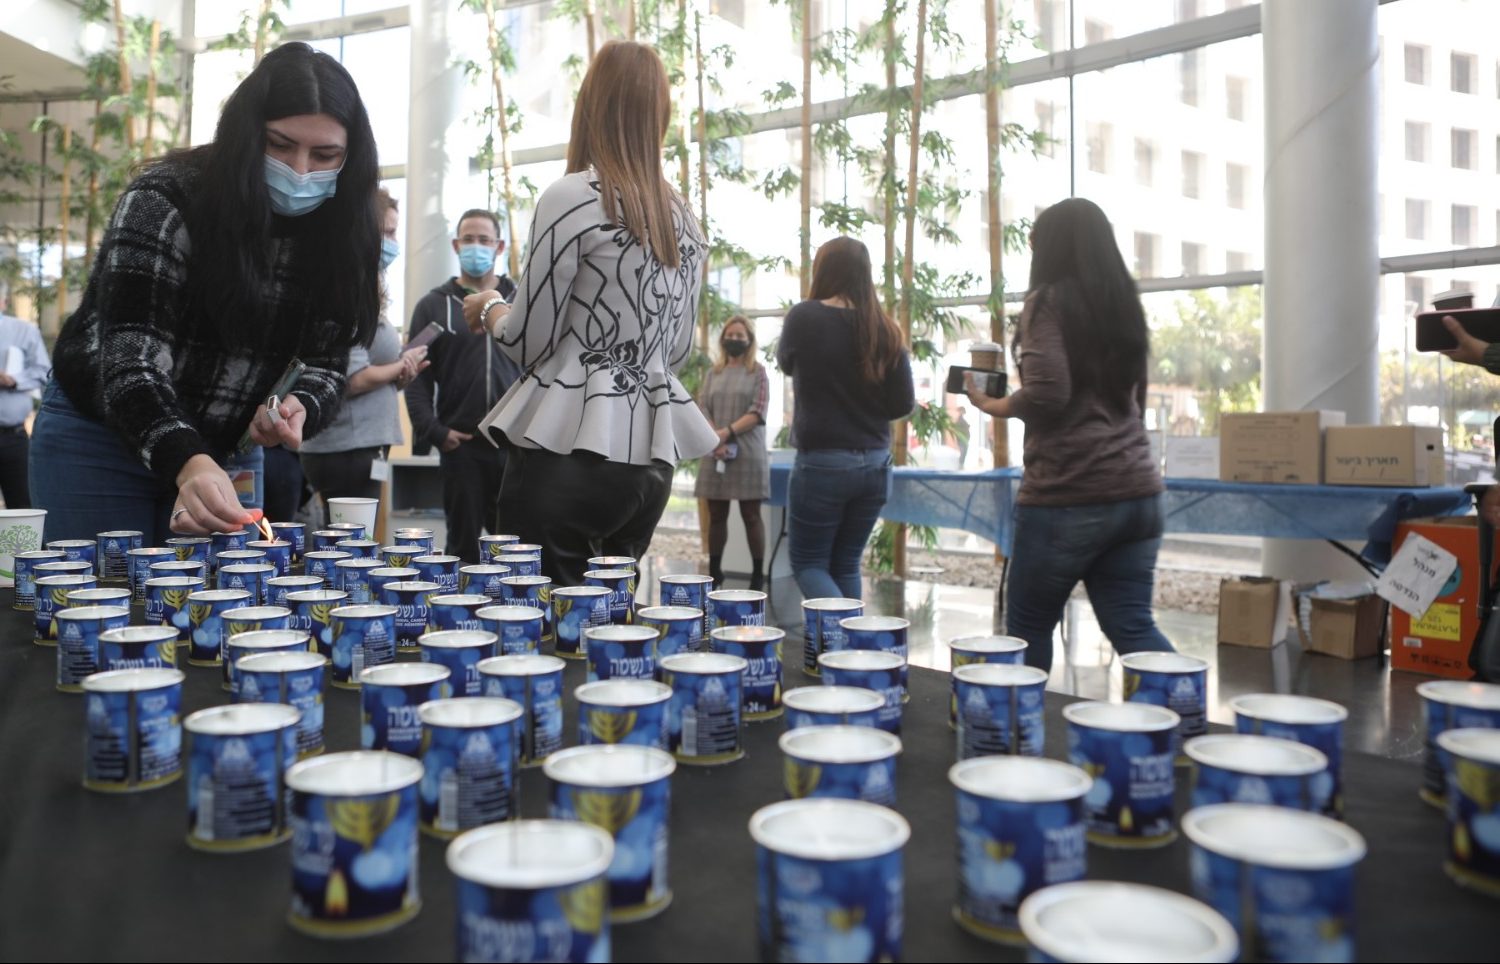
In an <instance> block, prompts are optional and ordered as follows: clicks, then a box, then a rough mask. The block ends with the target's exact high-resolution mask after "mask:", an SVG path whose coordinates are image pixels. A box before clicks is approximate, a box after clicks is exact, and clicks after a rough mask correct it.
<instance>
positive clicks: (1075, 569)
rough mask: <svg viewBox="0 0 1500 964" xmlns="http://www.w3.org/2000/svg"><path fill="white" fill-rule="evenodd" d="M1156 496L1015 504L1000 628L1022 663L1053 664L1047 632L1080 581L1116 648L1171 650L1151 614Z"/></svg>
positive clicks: (1158, 522) (1157, 539) (1157, 534)
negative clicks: (1017, 646)
mask: <svg viewBox="0 0 1500 964" xmlns="http://www.w3.org/2000/svg"><path fill="white" fill-rule="evenodd" d="M1161 533H1162V511H1161V496H1159V495H1153V496H1148V497H1146V498H1143V499H1128V500H1126V501H1124V502H1101V503H1094V504H1091V505H1074V506H1036V505H1019V506H1016V535H1015V543H1014V545H1013V547H1012V548H1011V555H1010V566H1009V576H1008V577H1007V580H1006V586H1005V605H1006V610H1005V631H1006V632H1007V633H1009V634H1010V635H1012V636H1019V637H1021V638H1022V639H1024V640H1026V663H1027V665H1029V666H1038V667H1040V668H1042V669H1045V670H1051V668H1052V633H1053V630H1055V629H1056V628H1057V623H1058V621H1059V620H1060V619H1062V614H1063V608H1064V607H1065V606H1066V605H1067V603H1068V597H1069V596H1070V595H1071V594H1072V592H1073V587H1074V586H1076V585H1078V583H1080V582H1082V583H1083V585H1084V588H1085V589H1087V590H1088V594H1089V602H1090V603H1091V604H1092V605H1093V607H1094V614H1095V615H1096V616H1097V617H1098V618H1099V627H1100V628H1101V629H1103V630H1104V635H1105V636H1108V637H1109V641H1110V642H1111V643H1112V644H1114V647H1115V651H1116V652H1118V653H1121V654H1125V653H1138V652H1143V651H1148V650H1158V651H1164V652H1171V651H1172V644H1171V643H1170V642H1168V641H1167V638H1166V637H1165V636H1163V635H1162V634H1161V631H1160V630H1158V629H1157V628H1156V620H1155V619H1154V618H1153V616H1152V615H1151V588H1152V584H1153V582H1154V581H1155V578H1156V552H1157V550H1158V549H1159V548H1161Z"/></svg>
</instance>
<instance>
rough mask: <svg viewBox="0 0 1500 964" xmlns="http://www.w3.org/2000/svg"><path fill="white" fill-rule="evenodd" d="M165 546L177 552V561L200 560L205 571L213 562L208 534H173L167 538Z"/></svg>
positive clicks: (211, 546) (210, 540)
mask: <svg viewBox="0 0 1500 964" xmlns="http://www.w3.org/2000/svg"><path fill="white" fill-rule="evenodd" d="M167 548H169V549H171V550H172V551H173V552H175V553H176V554H177V561H178V562H188V561H190V560H192V561H196V562H201V563H203V565H204V567H205V571H206V569H207V567H208V566H210V565H212V564H213V558H212V556H213V540H212V539H210V538H209V537H208V536H173V537H172V538H170V539H168V540H167Z"/></svg>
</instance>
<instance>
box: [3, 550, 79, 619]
mask: <svg viewBox="0 0 1500 964" xmlns="http://www.w3.org/2000/svg"><path fill="white" fill-rule="evenodd" d="M67 558H68V555H67V553H65V552H59V551H58V550H56V549H31V550H28V551H26V552H18V553H16V556H15V559H16V601H15V603H14V606H13V608H15V609H18V610H20V611H21V612H30V611H31V610H32V604H33V602H34V601H35V599H36V577H37V572H36V567H37V566H39V565H42V564H44V563H48V562H65V561H66V560H67Z"/></svg>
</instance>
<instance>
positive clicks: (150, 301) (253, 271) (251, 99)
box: [31, 43, 380, 545]
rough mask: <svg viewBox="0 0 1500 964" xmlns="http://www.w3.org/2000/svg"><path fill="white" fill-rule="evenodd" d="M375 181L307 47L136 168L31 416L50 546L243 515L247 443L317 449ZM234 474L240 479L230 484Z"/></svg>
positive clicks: (367, 238)
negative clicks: (196, 131)
mask: <svg viewBox="0 0 1500 964" xmlns="http://www.w3.org/2000/svg"><path fill="white" fill-rule="evenodd" d="M378 175H379V165H378V162H377V158H376V155H375V138H374V135H373V134H372V132H371V130H370V121H369V117H368V115H367V114H366V112H365V106H364V103H363V101H361V100H360V96H359V90H358V89H357V88H356V87H355V85H354V80H353V78H351V77H350V76H349V72H348V71H347V70H345V69H344V67H343V66H342V65H340V64H339V62H338V61H337V60H335V59H334V58H332V57H330V56H328V55H327V54H325V53H321V52H319V51H316V50H314V49H313V48H312V47H309V46H308V45H306V44H302V43H288V44H284V45H282V46H280V47H278V48H276V49H275V50H273V51H271V52H270V53H269V54H267V55H266V56H265V58H264V59H263V60H261V62H260V64H259V65H258V66H257V67H256V68H255V69H254V70H253V71H251V72H250V75H249V76H248V77H246V78H245V79H244V81H242V82H241V83H240V85H239V87H237V88H236V89H235V91H234V93H233V94H231V95H230V97H229V99H228V101H226V102H225V105H224V110H223V112H222V114H221V115H220V117H219V123H218V127H217V128H216V130H215V132H214V139H213V141H212V142H211V143H208V144H205V145H203V146H201V147H195V148H191V149H188V150H182V151H174V152H172V153H170V154H168V155H167V156H165V157H163V158H160V159H157V160H154V161H150V162H147V163H146V164H145V165H143V168H142V170H141V172H140V173H139V174H138V175H137V177H136V178H135V179H134V180H133V181H132V182H131V183H130V184H129V186H128V187H126V189H125V191H124V193H123V194H122V195H121V196H120V199H119V202H118V203H117V204H116V205H115V210H114V214H113V215H112V216H111V217H110V220H109V224H108V226H107V227H106V229H105V232H104V237H103V240H102V241H101V243H100V246H99V251H98V254H97V256H96V257H95V260H94V264H93V269H92V272H91V274H90V276H89V281H88V287H87V288H86V289H85V291H84V295H83V300H82V302H81V303H80V304H79V306H78V309H77V310H76V311H74V312H73V314H72V316H71V317H70V318H69V319H68V321H67V323H66V324H65V325H64V326H63V330H62V333H61V334H60V335H59V336H58V339H57V345H56V348H55V349H54V365H53V380H52V382H51V384H49V385H48V386H47V389H46V392H45V394H44V396H43V399H42V407H41V410H40V411H39V412H38V414H37V417H36V421H35V425H34V430H33V434H32V457H31V490H32V493H33V495H34V498H35V501H36V504H37V506H38V507H39V508H43V509H46V510H47V523H46V528H47V532H46V534H47V537H48V538H49V539H77V538H87V539H92V538H93V537H94V536H95V535H96V534H97V533H99V532H102V531H105V530H108V529H137V530H140V531H141V532H142V533H143V534H144V539H145V544H146V545H160V544H161V543H162V542H163V540H164V539H165V538H166V537H167V536H168V535H169V534H170V532H180V533H187V534H194V535H204V534H208V533H210V532H214V531H225V530H234V529H238V528H240V527H241V526H243V525H245V524H247V523H249V522H251V521H252V519H253V517H252V516H251V515H250V513H249V512H248V511H247V508H246V505H245V504H243V503H242V497H245V498H244V502H253V501H254V499H253V495H252V493H253V488H254V485H253V476H249V475H248V472H250V471H253V467H254V466H255V465H256V464H257V463H258V462H259V455H260V450H259V448H257V447H256V446H266V445H278V444H279V445H285V446H286V447H287V448H290V449H297V448H300V447H301V444H302V441H303V439H304V438H311V437H313V436H314V435H316V434H317V432H318V431H319V430H320V429H322V427H323V426H324V425H325V424H326V423H327V422H328V420H329V419H330V418H331V417H332V415H333V412H334V410H335V409H336V408H337V407H338V404H339V399H340V396H341V395H343V392H344V384H345V379H344V370H345V368H346V367H347V366H348V361H349V349H350V348H351V347H352V346H354V345H356V344H368V343H369V342H370V340H371V339H372V338H373V337H374V334H375V326H376V323H377V321H378V319H379V314H380V282H379V266H380V265H379V262H380V226H379V222H378V219H377V216H376V210H375V205H374V199H375V187H376V182H377V178H378ZM299 362H300V364H302V365H303V366H304V368H303V370H302V372H301V374H300V376H299V377H297V378H296V380H295V382H293V383H292V384H291V385H290V386H289V387H288V388H287V390H286V391H284V392H282V391H279V390H278V387H279V386H278V382H279V380H280V379H281V378H282V376H283V374H284V373H285V372H287V371H288V370H289V368H294V365H295V363H299ZM271 395H276V396H277V402H276V407H275V409H274V410H273V411H268V410H267V408H266V405H265V402H266V400H267V398H268V396H271ZM247 427H248V433H247V431H246V430H247ZM242 437H244V438H245V439H246V441H247V442H248V443H250V444H248V445H245V446H242V445H241V439H242ZM236 463H237V464H238V466H239V468H241V469H244V470H245V471H246V474H245V475H242V476H241V478H239V479H236V480H231V478H230V475H229V474H228V473H227V472H226V471H225V465H233V464H236ZM247 478H248V479H249V480H250V481H251V483H252V484H251V486H250V489H251V491H248V492H247V491H246V488H245V487H244V486H242V485H240V484H239V483H243V482H244V481H246V480H247Z"/></svg>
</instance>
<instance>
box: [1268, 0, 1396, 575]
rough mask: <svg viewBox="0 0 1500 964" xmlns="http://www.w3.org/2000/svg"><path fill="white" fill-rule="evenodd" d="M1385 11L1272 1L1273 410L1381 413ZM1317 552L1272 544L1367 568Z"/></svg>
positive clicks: (1319, 570) (1288, 557)
mask: <svg viewBox="0 0 1500 964" xmlns="http://www.w3.org/2000/svg"><path fill="white" fill-rule="evenodd" d="M1376 7H1377V0H1318V2H1316V3H1307V2H1305V0H1265V2H1264V3H1262V4H1261V29H1262V32H1263V34H1264V60H1265V122H1266V131H1265V142H1266V179H1265V207H1266V232H1265V238H1266V241H1265V244H1266V251H1265V293H1264V306H1265V342H1264V346H1263V349H1262V353H1261V363H1262V370H1261V380H1262V386H1263V389H1264V398H1265V410H1266V411H1291V410H1305V409H1337V410H1341V411H1343V412H1344V413H1345V416H1346V418H1347V421H1348V423H1349V424H1351V425H1359V424H1369V423H1372V422H1375V421H1377V420H1378V413H1379V384H1378V378H1379V355H1378V345H1377V335H1378V330H1377V310H1378V286H1379V277H1380V261H1379V248H1378V243H1377V237H1378V235H1377V232H1378V227H1377V211H1376V205H1377V197H1378V195H1377V187H1376V158H1377V148H1378V144H1377V125H1378V122H1379V121H1378V103H1377V102H1378V91H1379V83H1378V77H1377V74H1376V65H1377V58H1378V56H1379V44H1378V39H1377V38H1378V34H1377V30H1376ZM1311 548H1312V547H1311V546H1309V545H1307V544H1304V543H1299V542H1296V541H1290V540H1267V543H1266V553H1265V557H1264V568H1265V571H1266V572H1267V573H1268V574H1273V575H1277V576H1282V577H1284V578H1329V577H1330V576H1337V575H1346V574H1348V573H1349V572H1350V570H1351V569H1353V567H1352V565H1351V564H1349V563H1348V562H1347V560H1343V559H1342V557H1340V556H1339V555H1338V554H1337V553H1335V552H1333V550H1331V549H1326V548H1320V549H1318V550H1317V551H1309V550H1310V549H1311ZM1335 563H1337V564H1335ZM1356 571H1357V570H1356Z"/></svg>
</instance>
